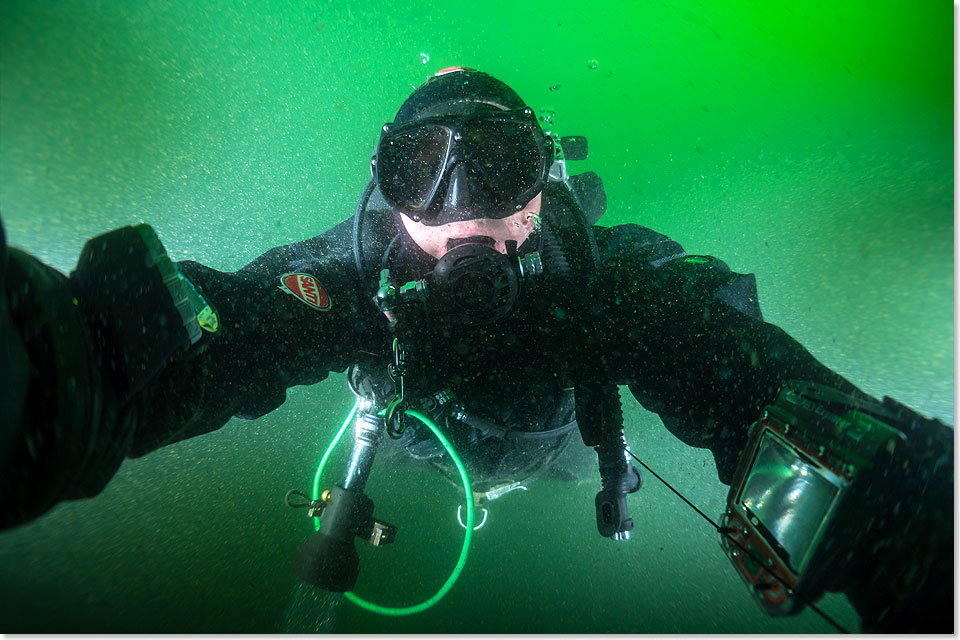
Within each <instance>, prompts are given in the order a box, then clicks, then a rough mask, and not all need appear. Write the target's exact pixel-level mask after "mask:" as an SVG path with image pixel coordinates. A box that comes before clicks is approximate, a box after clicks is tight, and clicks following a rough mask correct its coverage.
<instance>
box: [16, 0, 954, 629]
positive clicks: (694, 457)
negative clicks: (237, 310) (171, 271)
mask: <svg viewBox="0 0 960 640" xmlns="http://www.w3.org/2000/svg"><path fill="white" fill-rule="evenodd" d="M952 19H953V14H952V7H951V5H950V4H948V3H946V2H942V1H939V2H934V1H932V0H929V1H927V0H924V1H921V2H917V1H907V0H904V1H902V2H852V1H851V2H842V3H837V2H815V1H813V0H801V1H799V2H791V3H773V2H739V3H733V2H725V1H717V2H694V1H692V0H690V1H686V2H683V1H677V2H660V1H657V2H642V1H641V2H637V1H631V2H609V1H604V0H599V1H597V0H594V1H592V2H584V3H561V2H554V3H547V2H525V3H519V2H515V1H513V2H503V1H496V2H486V3H482V4H479V3H444V4H441V3H428V2H410V1H407V2H400V1H395V2H378V1H369V2H365V3H351V2H346V1H342V0H317V1H315V2H310V3H302V2H283V3H281V2H253V1H247V2H243V1H237V2H226V1H222V2H201V3H193V2H175V3H174V2H160V1H156V0H146V1H140V2H122V1H120V0H117V1H114V2H106V1H100V2H98V1H93V0H76V1H72V2H53V1H36V0H6V1H5V2H3V3H2V4H0V211H2V214H3V220H4V224H5V226H6V229H7V233H8V236H9V240H10V242H11V244H13V245H15V246H19V247H22V248H24V249H27V250H29V251H31V252H33V253H34V254H35V255H37V256H38V257H40V258H41V259H43V260H45V261H47V262H50V263H51V264H53V265H54V266H56V267H58V268H60V269H63V270H69V269H71V268H72V266H73V265H74V263H75V260H76V257H77V254H78V253H79V250H80V247H81V246H82V244H83V242H84V241H85V239H87V238H88V237H90V236H93V235H96V234H98V233H101V232H103V231H105V230H108V229H111V228H114V227H117V226H121V225H125V224H131V223H134V222H138V221H141V220H142V221H148V222H150V223H151V224H152V225H153V226H154V228H156V229H157V231H158V233H159V234H160V237H161V239H162V240H163V242H164V243H165V244H166V246H167V248H168V250H169V252H170V254H171V255H172V256H173V257H174V258H175V259H185V258H190V259H195V260H198V261H200V262H203V263H205V264H208V265H210V266H212V267H214V268H218V269H222V270H231V269H235V268H238V267H239V266H241V265H243V264H245V263H246V262H247V261H249V260H250V259H252V258H254V257H255V256H257V255H258V254H260V253H261V252H263V251H264V250H266V249H269V248H270V247H273V246H276V245H279V244H284V243H287V242H291V241H295V240H300V239H303V238H306V237H310V236H313V235H315V234H317V233H320V232H322V231H324V230H326V229H327V228H329V227H330V226H332V225H333V224H334V223H336V222H338V221H339V220H341V219H343V218H345V217H347V216H349V215H350V214H351V213H352V210H353V207H354V205H355V203H356V198H357V196H358V194H359V192H360V190H361V189H362V187H363V185H364V183H365V181H366V179H367V178H368V177H369V165H368V163H369V157H370V153H371V150H372V148H373V145H374V144H375V142H376V139H377V135H378V128H379V125H380V124H381V123H383V122H385V121H388V120H390V119H391V117H392V115H393V113H394V111H395V110H396V108H397V106H398V105H399V104H400V102H401V101H402V100H403V98H404V97H405V96H406V95H407V93H409V91H410V90H411V89H412V87H413V86H415V85H417V84H419V83H420V82H422V81H423V80H424V79H425V78H426V77H427V76H428V75H429V74H431V73H433V72H434V71H436V70H437V69H440V68H442V67H446V66H450V65H456V64H463V65H469V66H473V67H477V68H480V69H483V70H486V71H489V72H491V73H493V74H494V75H496V76H498V77H500V78H501V79H503V80H505V81H506V82H507V83H509V84H510V85H512V86H513V87H514V88H516V89H517V91H518V92H519V93H520V94H521V96H523V97H524V99H525V100H526V101H527V102H528V103H530V104H531V105H532V106H534V107H538V108H539V107H551V108H553V109H554V110H555V111H556V113H557V116H556V122H557V129H558V130H559V131H560V132H561V133H564V134H578V135H586V136H587V137H588V138H589V140H590V145H591V154H590V158H589V159H588V160H587V161H585V162H583V163H580V166H578V167H575V169H576V170H581V169H582V170H595V171H597V172H598V173H600V174H601V175H602V177H603V178H604V181H605V184H606V187H607V194H608V199H609V211H608V213H607V215H606V217H605V218H604V223H605V224H616V223H622V222H638V223H641V224H645V225H648V226H651V227H653V228H655V229H657V230H659V231H661V232H664V233H667V234H668V235H670V236H672V237H673V238H675V239H676V240H678V241H680V242H681V243H682V244H683V245H684V247H685V248H686V249H687V250H688V251H691V252H694V253H709V254H713V255H716V256H718V257H721V258H723V259H724V260H726V261H727V262H728V263H729V264H730V266H731V267H732V268H733V269H735V270H737V271H740V272H753V273H755V274H756V275H757V281H758V284H759V288H760V302H761V306H762V308H763V311H764V314H765V316H766V318H767V320H769V321H772V322H774V323H776V324H778V325H780V326H781V327H783V328H784V329H785V330H787V331H788V332H789V333H790V334H791V335H793V336H794V337H796V338H797V339H799V340H800V341H801V342H802V343H803V344H804V345H806V346H807V347H808V348H809V349H810V350H811V352H812V353H813V354H814V355H815V356H816V357H817V358H819V359H820V360H821V361H822V362H824V363H825V364H827V365H828V366H830V367H832V368H833V369H835V370H836V371H838V372H840V373H842V374H843V375H845V376H846V377H847V378H849V379H850V380H851V381H852V382H854V383H855V384H857V385H859V386H860V387H861V388H863V389H864V390H865V391H867V392H869V393H872V394H875V395H878V396H879V395H884V394H887V395H891V396H893V397H895V398H897V399H898V400H900V401H903V402H905V403H907V404H909V405H911V406H913V407H915V408H917V409H918V410H920V411H921V412H923V413H925V414H928V415H935V416H939V417H941V418H942V419H944V420H945V421H947V422H949V423H951V424H952V423H953V411H954V402H953V398H954V391H953V385H954V374H953V371H954V369H953V353H954V343H953V273H954V271H953V241H954V234H953V164H952V163H953V65H952V61H953V55H952V53H953V49H952V46H953V40H952V35H953V22H952ZM425 58H429V60H427V61H426V62H425V63H424V60H425ZM591 60H592V61H595V62H596V64H595V65H594V64H591V63H589V61H591ZM592 67H595V68H592ZM551 87H558V88H556V89H555V90H551ZM350 404H351V397H350V395H349V393H348V392H347V390H346V388H345V385H344V383H343V378H342V376H337V375H334V376H331V378H330V379H329V380H328V381H326V382H324V383H322V384H321V385H318V386H316V387H313V388H296V389H293V390H291V392H290V394H289V400H288V402H287V403H286V404H285V405H284V406H283V407H281V408H280V409H279V410H277V411H275V412H274V413H272V414H269V415H267V416H265V417H264V418H262V419H260V420H257V421H254V422H243V421H239V420H234V421H231V422H230V423H228V424H227V425H226V426H225V427H224V428H223V429H222V430H220V431H218V432H215V433H213V434H210V435H206V436H203V437H200V438H197V439H194V440H192V441H187V442H183V443H180V444H177V445H173V446H171V447H167V448H166V449H163V450H160V451H158V452H156V453H153V454H151V455H149V456H147V457H145V458H142V459H139V460H134V461H128V462H126V463H125V464H124V466H123V467H122V469H121V470H120V472H119V473H118V474H117V476H116V477H115V479H114V480H113V481H112V482H111V484H110V485H109V486H108V487H107V489H106V490H105V491H104V492H103V494H101V495H100V496H99V497H97V498H96V499H94V500H89V501H82V502H76V503H71V504H65V505H62V506H60V507H58V508H57V509H55V510H54V511H53V512H52V513H51V514H49V515H48V516H46V517H45V518H43V519H41V520H40V521H38V522H36V523H34V524H31V525H29V526H26V527H23V528H21V529H18V530H15V531H12V532H8V533H4V534H0V631H6V632H26V631H33V632H69V631H73V632H231V633H239V632H261V633H263V632H279V631H315V630H331V631H336V632H352V631H363V632H391V631H400V632H486V633H495V632H551V633H563V632H571V633H573V632H578V633H599V632H620V633H637V632H650V633H667V632H686V633H697V632H731V633H733V632H773V633H777V632H806V633H816V632H829V631H831V630H832V627H830V626H829V625H828V624H826V623H825V622H823V621H822V620H821V619H820V618H818V617H817V616H816V615H815V614H814V613H812V612H810V611H806V612H804V613H803V614H802V615H800V616H799V617H796V618H790V619H772V618H768V617H765V615H764V614H762V613H761V612H760V610H759V608H758V607H757V606H756V605H755V604H754V603H753V602H752V601H751V599H750V595H749V594H748V593H747V591H746V589H745V588H744V587H743V586H742V584H741V583H740V581H739V578H738V577H737V576H736V575H735V574H734V573H733V572H732V570H731V568H730V567H729V566H728V565H729V563H728V562H727V561H726V560H725V559H724V558H723V556H722V554H721V551H720V548H719V544H718V542H717V539H716V535H715V534H713V533H711V530H710V528H709V526H708V525H706V524H705V523H703V522H702V521H701V520H700V519H699V517H698V516H697V515H696V514H695V513H693V512H691V511H690V510H689V509H687V508H686V507H685V506H684V505H683V504H682V503H680V502H679V501H678V500H677V499H676V498H675V497H674V496H673V495H672V494H670V493H669V492H668V491H667V490H665V489H664V488H663V487H662V486H660V485H659V483H657V481H656V480H655V479H653V478H650V477H648V478H647V483H646V485H645V486H644V488H643V489H642V490H641V492H640V493H639V494H635V495H633V496H631V498H630V505H631V512H632V515H633V518H634V520H635V522H636V523H637V528H636V530H635V536H634V539H633V540H632V541H631V542H629V543H627V544H615V543H612V542H611V541H609V540H606V539H603V538H601V537H600V536H598V535H597V533H596V530H595V524H594V514H593V496H594V493H595V492H596V489H597V487H596V486H595V485H594V484H592V483H585V484H582V485H580V486H574V485H563V484H546V483H541V484H534V485H531V487H530V491H528V492H515V493H512V494H510V495H508V496H506V497H504V498H502V499H501V500H499V501H496V502H494V503H493V509H492V511H491V514H490V519H489V521H488V523H487V525H486V527H485V528H484V529H483V530H481V531H479V532H478V533H477V534H476V535H475V536H474V546H473V548H472V550H471V555H470V558H469V560H468V563H467V566H466V569H465V571H464V573H463V576H462V577H461V579H460V581H459V582H458V583H457V585H456V586H455V587H454V589H453V590H452V591H451V593H450V594H449V595H448V596H447V597H446V598H445V599H444V600H443V601H442V602H441V603H440V604H438V605H437V606H436V607H435V608H434V609H431V610H430V611H429V612H427V613H424V614H421V615H418V616H414V617H410V618H403V619H392V618H391V619H387V618H381V617H378V616H375V615H373V614H368V613H366V612H363V611H361V610H359V609H357V608H356V607H354V606H353V605H351V604H349V603H342V604H339V605H334V606H324V605H323V603H322V602H320V601H319V600H317V599H315V598H314V597H313V596H312V595H310V594H304V593H303V592H298V591H297V589H296V582H295V580H294V579H293V577H292V575H291V572H290V559H291V557H292V553H293V550H294V548H295V547H296V545H297V543H298V542H299V541H300V540H301V539H302V538H303V537H304V536H305V535H307V534H308V533H309V531H310V525H309V522H307V520H306V518H305V517H304V516H303V515H302V514H301V513H298V512H292V511H290V510H288V509H286V508H284V507H283V505H282V497H283V494H284V492H285V491H286V490H287V489H290V488H294V487H298V488H301V489H304V490H305V489H307V488H308V487H309V484H310V481H311V477H312V472H313V469H314V468H315V466H316V462H317V459H318V456H319V455H320V453H321V452H322V450H321V447H322V446H323V445H325V444H326V442H327V441H328V439H329V438H330V437H332V434H333V431H332V430H333V429H334V428H335V427H336V426H338V425H339V423H340V421H341V420H342V417H343V416H344V415H345V414H346V412H347V411H348V410H349V407H350ZM625 406H626V417H627V436H628V439H629V441H630V442H631V444H632V447H633V449H634V451H635V452H637V453H639V454H640V455H641V457H642V458H643V459H644V460H645V461H646V462H647V463H648V464H650V465H651V466H653V467H654V468H655V469H657V470H658V471H659V472H660V473H661V474H662V475H665V476H666V477H668V478H669V479H670V480H671V481H673V482H674V483H675V484H676V486H677V488H678V489H680V490H681V491H683V492H684V493H685V494H687V495H688V496H689V497H690V498H691V499H692V500H693V501H694V502H696V503H697V504H698V505H699V506H700V507H701V508H703V509H704V510H705V511H706V512H707V513H708V514H710V515H712V516H715V515H717V514H718V513H719V512H720V510H721V506H722V503H723V499H724V496H725V491H724V488H723V487H722V486H720V485H718V484H717V482H716V475H715V470H714V465H713V460H712V458H711V457H710V455H709V454H708V453H706V452H703V451H700V450H694V449H689V448H687V447H684V446H683V445H682V444H680V443H679V442H677V441H676V440H675V439H673V438H672V437H671V436H670V435H669V434H668V433H666V431H665V430H664V429H663V427H662V425H660V423H659V420H658V419H657V417H656V416H654V415H652V414H649V413H647V412H645V411H644V410H643V409H642V408H640V407H639V406H638V405H637V404H636V402H634V401H633V400H632V399H631V398H629V397H625ZM368 492H369V493H370V495H371V496H372V497H373V499H374V500H375V501H376V503H377V512H378V514H379V515H381V517H383V518H385V519H386V520H388V521H389V522H392V523H394V524H397V525H399V526H400V536H399V539H398V542H397V543H396V544H395V545H393V547H388V548H386V549H384V550H379V551H376V550H373V549H372V548H370V549H362V551H361V554H362V563H363V564H362V566H363V569H362V572H361V577H360V582H359V583H358V586H357V592H358V593H360V594H361V595H364V596H367V597H369V598H371V599H375V600H377V601H379V602H384V603H385V604H393V605H403V604H410V603H413V602H418V601H420V600H423V599H424V598H426V597H428V596H429V595H431V594H432V593H433V592H434V591H435V590H436V588H437V587H438V586H439V585H440V584H441V583H442V582H443V580H444V579H445V577H446V575H447V573H448V572H449V570H450V569H451V568H452V566H453V563H454V562H455V560H456V557H457V554H458V552H459V545H460V539H461V530H460V528H459V526H458V525H457V523H456V516H455V513H456V502H457V496H456V492H455V490H454V489H453V488H452V487H451V486H449V485H447V484H445V483H443V482H442V481H440V479H439V478H438V477H437V476H436V475H435V474H434V473H432V472H430V471H429V470H416V469H398V470H390V469H386V468H377V469H376V470H375V473H374V476H373V478H372V479H371V482H370V484H369V485H368ZM425 496H429V499H425ZM822 605H823V608H824V609H825V610H826V611H828V612H829V613H830V614H831V615H833V616H834V617H835V618H837V620H838V621H840V622H841V623H843V624H844V625H846V626H848V628H854V629H855V628H856V625H857V617H856V615H855V613H854V612H853V610H852V608H851V607H850V606H849V604H848V603H847V602H846V600H845V599H844V598H842V597H836V596H833V597H827V598H826V599H825V600H824V601H823V603H822Z"/></svg>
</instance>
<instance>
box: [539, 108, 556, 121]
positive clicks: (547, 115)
mask: <svg viewBox="0 0 960 640" xmlns="http://www.w3.org/2000/svg"><path fill="white" fill-rule="evenodd" d="M556 115H557V112H556V111H554V110H553V109H552V108H550V107H545V108H543V109H540V122H543V123H545V124H553V119H554V117H556Z"/></svg>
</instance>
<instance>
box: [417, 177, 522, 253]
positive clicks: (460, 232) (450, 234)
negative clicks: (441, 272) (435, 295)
mask: <svg viewBox="0 0 960 640" xmlns="http://www.w3.org/2000/svg"><path fill="white" fill-rule="evenodd" d="M540 196H541V194H539V193H538V194H537V195H535V196H534V197H533V199H532V200H530V202H528V203H527V206H525V207H524V208H523V209H522V210H521V211H518V212H516V213H515V214H513V215H511V216H508V217H506V218H476V219H474V220H458V221H456V222H448V223H447V224H441V225H436V226H432V227H431V226H427V225H425V224H423V223H422V222H414V221H413V220H411V219H410V218H409V217H408V216H406V215H401V216H400V219H401V220H403V226H404V228H405V229H406V230H407V233H409V234H410V237H411V238H413V241H414V242H416V243H417V246H419V247H420V248H421V249H423V250H424V251H426V252H427V253H428V254H430V255H431V256H433V257H434V258H437V259H438V260H439V259H440V258H442V257H443V254H445V253H446V252H447V251H448V250H449V248H448V247H447V243H448V242H450V240H454V239H456V238H469V237H471V236H486V237H488V238H492V239H493V246H494V248H495V249H496V250H497V251H499V252H500V253H506V252H507V240H515V241H516V243H517V246H518V247H519V246H520V245H522V244H523V242H524V241H525V240H526V239H527V238H528V237H529V236H530V233H531V232H533V227H534V224H535V223H536V218H537V216H538V215H539V214H540Z"/></svg>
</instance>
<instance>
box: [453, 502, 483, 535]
mask: <svg viewBox="0 0 960 640" xmlns="http://www.w3.org/2000/svg"><path fill="white" fill-rule="evenodd" d="M480 508H481V509H483V520H481V521H480V524H478V525H477V526H475V527H474V528H473V530H474V531H477V530H478V529H480V528H481V527H483V525H485V524H486V523H487V508H486V507H480ZM462 509H463V505H462V504H458V505H457V522H459V523H460V526H461V527H463V528H464V529H466V528H467V525H465V524H464V523H463V517H462V516H461V515H460V512H461V510H462Z"/></svg>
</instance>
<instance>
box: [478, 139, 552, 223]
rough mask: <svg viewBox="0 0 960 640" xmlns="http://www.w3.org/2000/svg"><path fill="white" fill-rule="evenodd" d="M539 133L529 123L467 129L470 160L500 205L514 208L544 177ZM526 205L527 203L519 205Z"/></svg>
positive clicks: (542, 153) (542, 150)
mask: <svg viewBox="0 0 960 640" xmlns="http://www.w3.org/2000/svg"><path fill="white" fill-rule="evenodd" d="M538 134H539V131H535V127H534V126H533V125H531V124H530V123H526V122H517V121H509V120H479V121H475V122H472V123H470V124H468V125H467V128H466V138H467V141H468V143H469V145H470V146H471V147H472V149H471V151H472V153H471V156H472V157H473V159H474V161H475V162H477V163H479V164H480V165H481V166H482V167H483V174H484V177H485V179H486V181H487V183H488V184H489V185H490V186H491V187H492V192H493V193H494V194H496V195H497V196H499V198H498V199H499V200H501V202H500V203H499V204H501V205H507V204H517V203H518V200H520V199H523V198H524V197H526V196H527V195H531V197H532V195H533V194H528V193H527V192H528V191H530V190H531V189H532V188H534V187H535V186H536V185H537V184H538V182H539V181H540V179H541V178H542V177H543V173H544V164H545V163H544V149H543V145H542V144H541V137H542V136H540V135H538ZM520 204H526V201H524V202H522V203H520Z"/></svg>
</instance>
